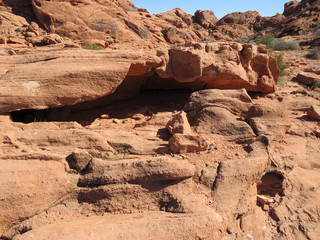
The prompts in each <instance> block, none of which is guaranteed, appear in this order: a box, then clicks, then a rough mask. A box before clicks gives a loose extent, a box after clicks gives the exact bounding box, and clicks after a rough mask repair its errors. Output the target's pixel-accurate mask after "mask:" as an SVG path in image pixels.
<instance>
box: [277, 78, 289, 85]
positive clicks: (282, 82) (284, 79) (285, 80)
mask: <svg viewBox="0 0 320 240" xmlns="http://www.w3.org/2000/svg"><path fill="white" fill-rule="evenodd" d="M286 83H287V79H286V78H285V77H284V76H282V77H279V78H278V80H277V85H279V86H284V85H286Z"/></svg>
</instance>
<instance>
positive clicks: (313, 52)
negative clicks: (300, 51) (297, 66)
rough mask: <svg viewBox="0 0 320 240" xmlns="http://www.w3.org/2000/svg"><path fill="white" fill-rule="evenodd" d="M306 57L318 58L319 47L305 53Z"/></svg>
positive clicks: (319, 55)
mask: <svg viewBox="0 0 320 240" xmlns="http://www.w3.org/2000/svg"><path fill="white" fill-rule="evenodd" d="M306 58H310V59H314V60H319V59H320V48H318V47H317V48H314V49H312V50H311V51H310V53H308V54H307V55H306Z"/></svg>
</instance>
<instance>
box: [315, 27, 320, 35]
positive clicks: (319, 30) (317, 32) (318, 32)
mask: <svg viewBox="0 0 320 240" xmlns="http://www.w3.org/2000/svg"><path fill="white" fill-rule="evenodd" d="M314 35H315V36H320V28H319V29H317V30H316V31H315V32H314Z"/></svg>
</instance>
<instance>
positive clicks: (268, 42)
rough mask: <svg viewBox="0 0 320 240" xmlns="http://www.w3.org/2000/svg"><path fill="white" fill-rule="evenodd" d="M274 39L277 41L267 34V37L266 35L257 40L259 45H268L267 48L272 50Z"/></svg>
mask: <svg viewBox="0 0 320 240" xmlns="http://www.w3.org/2000/svg"><path fill="white" fill-rule="evenodd" d="M274 39H275V38H274V37H273V36H272V35H270V34H267V35H265V36H264V37H260V38H258V39H257V40H256V43H257V44H264V45H266V47H267V48H268V49H270V48H271V43H272V41H273V40H274Z"/></svg>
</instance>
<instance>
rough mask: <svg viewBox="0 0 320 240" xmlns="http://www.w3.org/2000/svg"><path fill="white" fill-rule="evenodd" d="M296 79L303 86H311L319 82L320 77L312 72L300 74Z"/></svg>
mask: <svg viewBox="0 0 320 240" xmlns="http://www.w3.org/2000/svg"><path fill="white" fill-rule="evenodd" d="M297 79H298V81H299V82H301V83H303V84H305V85H312V84H314V83H315V82H316V81H319V80H320V75H317V74H315V73H312V72H300V73H299V74H298V75H297Z"/></svg>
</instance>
